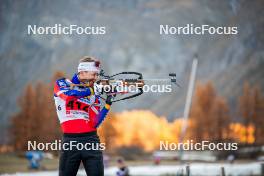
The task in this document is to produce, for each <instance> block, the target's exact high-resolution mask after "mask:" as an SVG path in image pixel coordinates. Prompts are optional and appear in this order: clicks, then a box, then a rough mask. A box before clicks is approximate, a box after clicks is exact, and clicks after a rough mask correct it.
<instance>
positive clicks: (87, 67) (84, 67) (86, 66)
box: [78, 62, 100, 73]
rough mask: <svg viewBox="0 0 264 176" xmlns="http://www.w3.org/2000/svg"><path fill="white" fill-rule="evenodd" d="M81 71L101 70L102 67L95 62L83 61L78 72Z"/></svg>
mask: <svg viewBox="0 0 264 176" xmlns="http://www.w3.org/2000/svg"><path fill="white" fill-rule="evenodd" d="M80 71H94V72H99V71H100V68H99V66H97V65H96V63H95V62H81V63H79V65H78V73H79V72H80Z"/></svg>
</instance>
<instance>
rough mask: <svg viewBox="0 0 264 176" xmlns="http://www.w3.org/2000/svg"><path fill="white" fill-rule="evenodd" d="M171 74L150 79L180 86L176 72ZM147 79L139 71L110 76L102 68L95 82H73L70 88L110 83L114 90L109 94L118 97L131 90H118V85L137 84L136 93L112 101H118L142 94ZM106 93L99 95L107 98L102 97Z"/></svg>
mask: <svg viewBox="0 0 264 176" xmlns="http://www.w3.org/2000/svg"><path fill="white" fill-rule="evenodd" d="M117 76H132V77H133V78H121V79H120V78H119V79H118V78H116V77H117ZM169 76H170V79H148V80H152V81H154V80H158V81H169V82H171V83H174V84H175V85H177V86H178V87H180V86H179V84H177V81H176V73H170V74H169ZM146 81H147V80H144V79H143V75H142V74H141V73H138V72H130V71H126V72H120V73H116V74H114V75H111V76H109V75H105V73H104V71H103V70H101V71H100V73H99V79H98V80H96V81H95V82H88V83H86V84H71V85H70V88H71V89H73V88H74V87H75V86H79V87H92V86H93V84H94V83H96V84H97V85H101V86H106V85H108V86H112V88H113V90H111V91H110V92H108V93H107V95H112V96H113V98H116V96H117V95H118V94H119V95H123V94H127V93H130V92H124V91H123V92H120V91H117V90H116V86H123V87H127V86H135V89H136V93H134V94H132V95H129V96H126V97H123V98H119V99H117V100H112V102H117V101H121V100H126V99H130V98H134V97H137V96H139V95H142V94H143V92H144V91H143V87H144V85H145V82H146ZM104 93H105V91H100V94H99V95H98V96H99V97H101V98H102V99H104V100H105V98H103V97H102V95H103V94H104Z"/></svg>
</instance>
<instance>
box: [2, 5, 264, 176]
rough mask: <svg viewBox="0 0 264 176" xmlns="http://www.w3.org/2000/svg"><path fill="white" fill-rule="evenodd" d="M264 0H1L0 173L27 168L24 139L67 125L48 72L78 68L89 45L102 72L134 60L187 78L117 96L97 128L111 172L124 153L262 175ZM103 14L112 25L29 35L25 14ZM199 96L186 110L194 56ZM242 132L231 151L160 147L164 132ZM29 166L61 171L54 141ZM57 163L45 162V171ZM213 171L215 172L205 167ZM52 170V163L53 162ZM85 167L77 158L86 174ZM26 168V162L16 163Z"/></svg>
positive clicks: (168, 166) (148, 69) (174, 169)
mask: <svg viewBox="0 0 264 176" xmlns="http://www.w3.org/2000/svg"><path fill="white" fill-rule="evenodd" d="M263 7H264V2H263V1H262V0H251V1H246V0H229V1H227V0H223V1H209V0H199V1H196V0H188V1H184V0H179V1H173V0H162V1H161V0H130V1H129V0H115V1H111V0H98V1H80V0H79V1H67V2H65V1H62V0H59V1H51V0H47V1H33V0H27V1H26V0H14V1H11V0H2V1H1V2H0V73H1V75H2V79H1V86H2V87H1V89H0V96H1V101H0V112H1V115H0V120H1V123H0V134H1V137H0V174H7V173H9V174H14V173H17V172H32V171H31V170H28V168H27V167H28V166H27V165H28V163H27V160H26V158H25V152H26V151H27V141H28V140H35V141H37V142H51V141H54V140H56V139H60V137H61V132H60V127H59V123H58V120H57V116H56V112H55V110H56V109H55V106H54V102H53V84H54V81H55V80H56V79H57V78H58V77H61V76H65V77H67V78H71V76H72V75H73V74H74V73H75V72H76V69H77V64H78V61H79V59H80V58H81V57H82V56H84V55H90V56H95V57H97V58H99V59H100V60H101V61H102V67H103V68H104V70H105V72H106V73H107V74H110V75H111V74H114V73H117V72H121V71H136V72H140V73H142V74H143V76H144V78H168V74H169V73H171V72H175V73H176V74H177V81H178V83H179V84H180V85H181V87H178V88H176V89H175V90H174V91H173V92H171V93H159V94H155V93H145V94H143V95H141V96H139V97H137V98H135V99H129V100H127V101H122V102H118V103H116V104H114V105H113V109H112V110H111V114H109V116H110V117H109V118H108V120H106V121H105V122H104V124H103V125H102V126H101V127H100V128H99V134H100V136H101V140H102V142H105V143H106V151H105V152H104V153H105V158H106V162H107V164H106V166H108V167H106V171H105V172H106V174H108V175H115V171H116V169H117V168H116V166H117V163H116V160H117V158H120V157H121V158H123V159H124V160H125V161H126V165H128V167H129V168H130V171H131V175H162V174H163V175H166V174H167V175H184V174H185V175H187V174H188V170H189V171H190V173H191V174H192V175H195V174H196V175H199V174H200V175H206V173H207V174H211V175H217V174H218V175H220V174H221V173H222V174H223V173H226V174H230V175H239V174H241V175H243V174H245V175H261V174H263V173H264V165H263V160H264V146H263V145H264V128H263V127H264V117H263V116H264V81H263V77H264V70H263V67H264V34H263V32H264V18H262V17H263V16H264V10H263ZM55 24H62V26H68V25H71V24H76V25H78V26H105V27H106V34H105V35H85V34H84V35H28V34H27V26H28V25H37V26H54V25H55ZM161 24H164V25H166V24H167V25H170V26H185V25H186V24H194V25H196V26H201V25H204V24H207V25H211V26H237V27H238V31H239V32H238V34H237V35H160V34H159V26H160V25H161ZM194 57H197V58H198V62H199V63H198V68H197V75H196V84H195V89H194V94H193V99H192V107H191V111H190V115H189V118H188V120H187V124H188V126H187V130H186V132H185V133H184V134H183V133H182V127H183V123H184V120H183V118H182V117H183V111H184V105H185V97H186V94H187V89H188V82H189V76H190V73H191V66H192V61H193V58H194ZM187 140H193V141H195V142H200V141H202V140H208V141H211V142H237V143H238V144H239V147H238V150H237V151H233V152H228V151H227V152H223V151H213V152H208V151H205V152H197V151H188V152H183V153H181V152H179V151H171V152H161V151H159V143H160V141H169V142H172V143H173V142H174V143H177V142H179V141H187ZM45 153H49V155H48V156H49V157H48V158H49V159H44V160H43V162H42V165H43V168H42V169H39V170H38V171H35V172H34V175H37V173H38V172H39V173H43V172H47V173H49V174H50V175H52V174H53V175H56V174H57V173H56V170H57V168H58V153H59V152H54V151H45ZM42 170H50V171H42ZM209 171H210V172H209ZM47 173H46V174H45V175H48V174H47ZM83 174H84V172H83V170H82V169H80V173H79V175H83ZM17 175H19V174H17Z"/></svg>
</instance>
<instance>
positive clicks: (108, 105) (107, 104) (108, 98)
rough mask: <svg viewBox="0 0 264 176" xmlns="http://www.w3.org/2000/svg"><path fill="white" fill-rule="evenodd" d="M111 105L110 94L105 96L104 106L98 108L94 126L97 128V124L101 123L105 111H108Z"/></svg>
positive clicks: (105, 114)
mask: <svg viewBox="0 0 264 176" xmlns="http://www.w3.org/2000/svg"><path fill="white" fill-rule="evenodd" d="M111 105H112V102H111V96H107V99H106V102H105V105H104V107H103V108H102V109H101V110H100V112H99V114H98V115H97V123H96V125H95V127H96V128H98V127H99V125H101V123H102V122H103V121H104V119H105V118H106V116H107V113H108V112H109V110H110V107H111Z"/></svg>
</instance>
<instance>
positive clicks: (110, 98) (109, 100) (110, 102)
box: [105, 95, 112, 105]
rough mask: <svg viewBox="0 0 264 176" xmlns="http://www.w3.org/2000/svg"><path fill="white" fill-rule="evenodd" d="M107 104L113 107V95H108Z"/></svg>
mask: <svg viewBox="0 0 264 176" xmlns="http://www.w3.org/2000/svg"><path fill="white" fill-rule="evenodd" d="M105 103H106V104H109V105H112V95H107V97H106V100H105Z"/></svg>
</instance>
